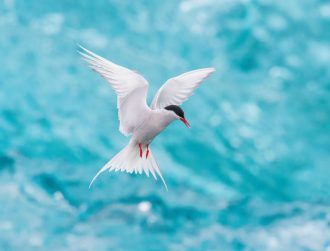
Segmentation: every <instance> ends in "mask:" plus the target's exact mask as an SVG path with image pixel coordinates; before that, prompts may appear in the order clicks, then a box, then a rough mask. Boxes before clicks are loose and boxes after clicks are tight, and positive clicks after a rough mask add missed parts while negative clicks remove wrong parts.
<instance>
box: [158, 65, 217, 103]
mask: <svg viewBox="0 0 330 251" xmlns="http://www.w3.org/2000/svg"><path fill="white" fill-rule="evenodd" d="M214 71H215V69H214V68H203V69H198V70H194V71H189V72H186V73H184V74H181V75H179V76H177V77H174V78H170V79H169V80H167V81H166V82H165V84H163V85H162V87H161V88H160V89H159V90H158V92H157V93H156V95H155V97H154V99H153V101H152V103H151V109H161V108H164V107H166V106H168V105H178V106H179V105H181V104H182V103H183V102H184V101H186V100H187V99H188V98H189V97H190V96H191V95H192V94H193V92H194V90H195V89H196V88H197V87H198V86H199V85H200V83H201V82H202V81H203V80H204V79H205V78H207V77H208V76H209V75H210V74H211V73H212V72H214Z"/></svg>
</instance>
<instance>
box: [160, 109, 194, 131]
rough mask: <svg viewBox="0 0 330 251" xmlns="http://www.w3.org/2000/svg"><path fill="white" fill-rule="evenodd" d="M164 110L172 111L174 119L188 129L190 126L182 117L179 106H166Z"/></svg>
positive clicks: (182, 113)
mask: <svg viewBox="0 0 330 251" xmlns="http://www.w3.org/2000/svg"><path fill="white" fill-rule="evenodd" d="M165 109H166V110H168V111H172V112H173V113H174V114H175V116H176V119H178V120H181V121H182V122H183V123H184V124H185V125H186V127H188V128H190V124H189V122H188V120H186V118H185V117H184V112H183V110H182V109H181V107H180V106H177V105H169V106H166V107H165Z"/></svg>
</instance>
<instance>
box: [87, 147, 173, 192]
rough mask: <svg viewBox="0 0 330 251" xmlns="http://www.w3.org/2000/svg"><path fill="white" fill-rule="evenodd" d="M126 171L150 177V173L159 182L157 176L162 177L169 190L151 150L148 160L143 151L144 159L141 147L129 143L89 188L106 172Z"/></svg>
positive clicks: (106, 165)
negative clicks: (140, 150) (140, 151)
mask: <svg viewBox="0 0 330 251" xmlns="http://www.w3.org/2000/svg"><path fill="white" fill-rule="evenodd" d="M106 170H109V172H111V171H113V170H114V171H119V170H120V171H122V172H123V171H126V172H128V173H133V172H134V173H139V174H142V172H144V173H145V174H146V175H147V176H148V177H149V172H150V173H151V174H152V176H153V177H154V178H155V180H157V175H158V176H159V177H160V179H161V180H162V182H163V183H164V186H165V188H166V190H168V189H167V185H166V183H165V180H164V178H163V176H162V174H161V172H160V169H159V167H158V165H157V162H156V160H155V158H154V156H153V154H152V152H151V150H150V147H149V154H148V158H146V148H145V147H144V149H143V155H142V158H141V157H140V153H139V147H138V146H136V145H134V144H132V143H129V144H128V145H127V146H126V147H125V148H124V149H122V150H121V151H120V152H119V153H117V155H115V156H114V157H113V158H112V159H111V160H109V161H108V162H107V163H106V164H105V165H104V166H103V167H102V168H101V169H100V170H99V171H98V172H97V174H96V175H95V176H94V178H93V179H92V181H91V183H90V184H89V188H90V187H91V186H92V184H93V183H94V181H95V180H96V178H97V177H98V176H99V175H100V174H101V173H103V172H104V171H106Z"/></svg>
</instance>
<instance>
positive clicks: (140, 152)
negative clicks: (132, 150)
mask: <svg viewBox="0 0 330 251" xmlns="http://www.w3.org/2000/svg"><path fill="white" fill-rule="evenodd" d="M139 148H140V158H142V154H143V152H142V147H141V144H139Z"/></svg>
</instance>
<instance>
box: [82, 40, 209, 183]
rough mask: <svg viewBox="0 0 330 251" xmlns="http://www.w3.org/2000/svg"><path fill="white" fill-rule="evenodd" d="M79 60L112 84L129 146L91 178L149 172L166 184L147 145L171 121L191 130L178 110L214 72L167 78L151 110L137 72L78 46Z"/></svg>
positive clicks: (144, 87) (146, 83)
mask: <svg viewBox="0 0 330 251" xmlns="http://www.w3.org/2000/svg"><path fill="white" fill-rule="evenodd" d="M80 48H81V50H82V51H79V53H80V55H81V56H82V58H83V59H84V60H85V61H86V62H87V63H88V64H89V66H90V67H91V68H92V69H93V70H94V71H96V72H97V73H99V74H100V75H101V76H102V77H103V78H105V79H106V80H107V82H108V83H109V84H110V85H111V87H112V88H113V89H114V91H115V92H116V94H117V108H118V116H119V122H120V125H119V131H120V132H121V133H122V134H124V135H125V136H130V135H131V139H130V141H129V143H128V145H127V146H126V147H125V148H124V149H122V150H121V151H120V152H119V153H118V154H117V155H115V156H114V157H113V158H112V159H111V160H109V161H108V162H107V163H106V164H105V165H104V166H103V167H102V168H101V169H100V170H99V171H98V173H97V174H96V175H95V177H94V178H93V179H92V181H91V183H90V185H89V187H91V185H92V184H93V182H94V181H95V179H96V178H97V177H98V176H99V175H100V174H101V173H103V172H104V171H106V170H109V172H111V171H113V170H115V171H118V170H120V171H126V172H128V173H133V172H134V173H139V174H141V173H142V172H145V174H146V175H147V176H149V172H150V173H151V174H152V176H153V177H154V178H155V179H156V180H157V175H158V176H159V177H160V179H161V180H162V181H163V183H164V186H165V188H166V189H167V185H166V183H165V180H164V178H163V176H162V174H161V172H160V169H159V167H158V165H157V162H156V160H155V158H154V156H153V154H152V152H151V149H150V147H149V145H150V144H151V142H152V140H153V139H154V138H155V137H156V136H157V135H158V134H159V133H161V132H162V131H163V130H164V129H165V128H166V127H167V126H168V125H169V124H170V123H171V122H172V121H174V120H180V121H182V122H183V123H184V124H185V125H186V126H187V127H188V128H189V127H190V125H189V123H188V121H187V119H186V118H185V116H184V112H183V110H182V109H181V108H180V107H179V106H180V105H181V104H182V103H183V102H184V101H185V100H187V99H188V98H189V97H190V96H191V95H192V94H193V92H194V90H195V89H196V88H197V87H198V86H199V85H200V83H201V82H202V81H203V80H204V79H205V78H207V77H208V76H209V75H210V74H211V73H213V72H214V71H215V69H214V68H203V69H198V70H194V71H189V72H186V73H184V74H182V75H179V76H176V77H174V78H170V79H169V80H167V81H166V82H165V84H163V86H162V87H161V88H160V89H159V90H158V91H157V93H156V95H155V97H154V99H153V101H152V103H151V105H150V107H149V106H148V105H147V102H146V98H147V91H148V86H149V84H148V82H147V80H145V79H144V77H143V76H141V75H140V74H139V73H137V72H135V71H132V70H130V69H127V68H125V67H123V66H120V65H117V64H114V63H112V62H110V61H108V60H106V59H105V58H102V57H100V56H99V55H96V54H95V53H93V52H91V51H89V50H87V49H85V48H84V47H82V46H80Z"/></svg>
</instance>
